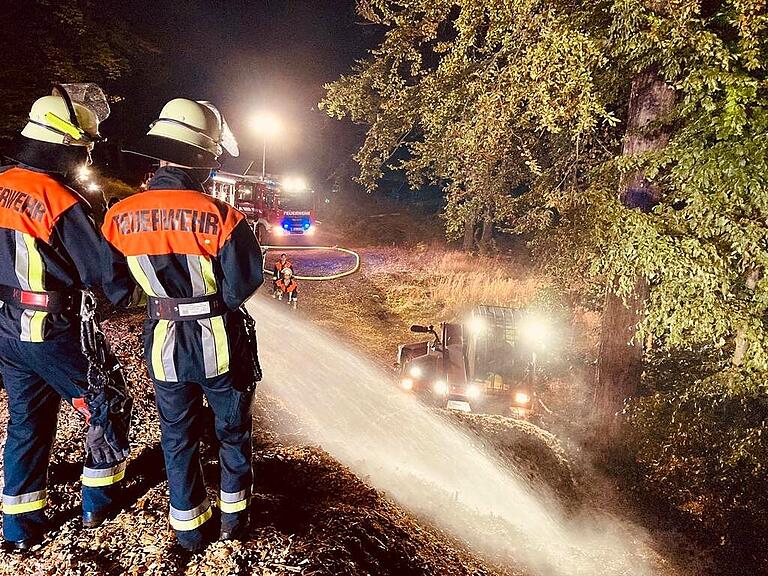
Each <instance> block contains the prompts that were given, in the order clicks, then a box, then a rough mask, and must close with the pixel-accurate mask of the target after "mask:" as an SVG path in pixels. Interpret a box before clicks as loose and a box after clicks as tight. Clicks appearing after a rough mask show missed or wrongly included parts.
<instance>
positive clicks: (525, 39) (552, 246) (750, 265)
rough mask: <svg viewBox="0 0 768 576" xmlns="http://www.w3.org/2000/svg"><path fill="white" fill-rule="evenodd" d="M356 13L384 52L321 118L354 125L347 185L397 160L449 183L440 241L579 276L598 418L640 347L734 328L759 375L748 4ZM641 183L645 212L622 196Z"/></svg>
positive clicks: (760, 105) (759, 192)
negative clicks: (600, 311) (586, 303)
mask: <svg viewBox="0 0 768 576" xmlns="http://www.w3.org/2000/svg"><path fill="white" fill-rule="evenodd" d="M360 12H361V14H362V15H363V16H364V17H366V18H368V19H369V20H370V21H372V22H375V23H377V24H380V25H382V26H384V27H386V36H385V39H384V41H383V42H382V44H381V45H380V46H379V47H378V48H377V49H376V50H374V51H373V52H372V54H371V57H370V58H368V59H366V60H363V61H361V62H359V63H358V64H357V67H356V68H355V70H353V72H352V74H350V75H348V76H344V77H342V78H341V79H339V80H338V81H337V82H334V83H333V84H330V85H329V86H328V87H327V94H326V97H325V99H324V101H323V103H322V106H323V107H324V108H325V110H326V111H327V112H328V113H329V114H331V115H332V116H336V117H339V118H350V119H351V120H352V121H354V122H358V123H361V124H365V125H367V126H368V133H367V138H366V141H365V143H364V145H363V147H362V148H361V150H360V151H359V153H358V154H357V160H358V161H359V163H360V166H361V180H362V181H363V182H364V183H365V184H366V185H367V186H369V187H371V186H373V185H375V182H376V179H377V178H378V176H379V174H380V169H381V166H382V164H384V163H386V162H388V161H389V158H391V156H392V153H393V151H395V150H396V149H398V148H399V147H402V146H405V147H407V148H408V151H409V154H408V160H407V161H405V162H402V163H401V164H400V165H401V167H402V168H403V169H404V170H406V171H407V172H408V174H409V176H410V177H411V178H412V179H414V180H418V179H422V178H426V179H431V180H436V179H438V178H440V179H443V180H444V181H446V182H447V183H448V186H447V187H446V194H447V206H446V212H445V216H446V228H447V231H448V234H449V236H451V237H455V238H457V237H462V236H463V237H464V238H465V245H466V244H468V239H469V237H470V234H469V228H468V226H472V228H473V229H474V226H475V225H476V223H477V222H478V220H479V219H480V218H483V219H484V220H485V221H490V222H493V223H494V224H496V225H498V226H500V227H501V228H504V229H506V230H511V231H528V232H534V233H535V236H534V237H533V240H532V244H533V247H534V249H535V250H534V252H535V253H536V254H538V255H539V256H540V257H541V260H540V261H541V263H542V264H544V265H549V266H552V265H557V266H560V267H561V268H560V270H565V269H566V268H568V270H569V272H571V273H572V271H573V270H574V269H580V270H584V269H585V268H589V269H590V270H591V272H592V273H593V278H595V279H596V280H599V281H601V282H603V285H604V286H606V287H609V288H610V290H606V292H607V293H608V294H609V296H608V299H607V301H606V307H605V319H604V320H605V328H606V330H605V333H604V334H605V337H604V339H603V348H602V354H603V358H602V360H601V368H602V370H601V374H602V380H601V385H600V386H599V387H598V393H599V396H598V398H596V403H595V405H596V407H598V408H599V410H600V414H599V415H598V416H599V418H600V420H601V421H603V422H606V423H607V422H610V421H612V420H613V419H614V417H615V414H616V412H618V411H620V408H621V406H622V405H623V403H624V401H625V400H626V399H627V398H629V397H632V396H634V395H636V392H637V387H638V385H639V373H638V372H639V371H638V367H639V360H640V358H641V354H642V346H641V344H640V343H641V342H643V340H644V338H645V337H646V336H652V337H654V338H655V340H656V341H657V342H658V343H659V345H660V346H665V347H678V346H690V347H693V346H696V345H699V344H701V343H711V342H717V343H720V344H719V345H723V343H726V342H727V341H729V340H731V339H732V338H733V337H734V334H735V333H736V332H737V331H739V333H740V334H741V337H742V339H743V344H742V346H741V347H742V348H743V350H744V351H743V353H741V356H742V358H741V364H740V366H741V369H742V370H753V371H754V370H757V371H758V373H761V374H765V373H766V372H768V354H767V353H768V348H767V347H766V345H765V344H764V342H766V338H765V327H764V323H763V318H764V317H765V316H766V312H767V311H768V296H763V294H766V293H768V292H766V291H765V288H766V287H768V279H765V276H764V275H760V279H759V280H756V281H753V282H752V285H754V289H750V287H749V286H747V283H746V279H747V278H748V277H749V276H750V271H752V270H755V269H758V270H762V269H763V268H764V266H765V264H766V262H767V261H768V250H767V248H768V242H767V240H768V237H767V236H766V222H768V192H767V190H766V182H765V174H766V173H768V171H766V168H768V165H767V164H766V150H768V147H766V146H765V143H766V137H767V136H766V132H767V130H766V127H767V124H766V122H767V120H768V114H767V113H766V105H765V104H766V95H767V94H768V92H767V88H766V80H765V77H766V62H768V34H766V31H767V30H766V28H767V27H768V18H766V2H765V1H764V0H724V1H719V2H700V1H692V0H673V1H669V2H656V1H652V0H645V1H642V2H635V1H630V0H612V1H608V0H606V1H599V0H589V1H587V2H578V3H573V2H566V1H558V0H550V1H543V0H540V1H531V0H508V1H501V0H497V1H492V2H487V1H481V0H453V1H448V0H438V1H435V0H430V1H427V0H421V1H418V0H416V1H410V2H404V1H395V0H369V1H367V2H361V3H360ZM633 85H634V87H635V94H636V96H638V97H637V98H636V99H635V100H634V101H635V102H639V103H640V102H642V101H644V98H643V97H642V95H643V94H644V93H647V94H656V95H657V96H658V97H659V105H658V106H652V107H650V108H649V109H647V110H645V111H644V112H642V109H643V106H642V105H639V106H638V105H633V103H632V102H631V100H632V98H631V97H630V95H631V93H632V87H633ZM673 93H674V96H675V97H674V98H672V94H673ZM640 112H642V114H641V116H642V118H639V117H638V116H637V115H638V114H639V113H640ZM635 128H637V131H635ZM625 137H626V138H625ZM633 142H634V143H635V144H642V143H643V142H645V144H642V145H641V146H640V147H637V146H635V144H633ZM665 144H666V145H665ZM519 183H525V184H526V185H527V190H528V192H527V193H526V194H523V195H521V196H519V197H516V196H514V195H512V194H511V193H510V191H511V190H513V189H515V188H516V187H517V184H519ZM643 188H644V189H645V192H644V193H646V194H648V195H649V196H650V197H649V199H648V200H649V201H648V202H646V204H644V205H643V207H644V209H638V207H636V206H635V205H634V204H633V203H631V202H627V199H628V195H627V194H626V193H624V192H621V191H623V190H624V191H626V190H629V191H635V192H637V191H638V190H639V189H643ZM617 191H620V193H617ZM569 267H570V268H569ZM646 286H647V288H646ZM625 304H628V307H627V306H625ZM624 312H626V313H624ZM636 330H639V334H638V335H635V331H636ZM633 336H635V337H634V339H633ZM632 342H634V344H632ZM626 352H631V353H630V354H627V353H626ZM611 373H612V374H614V376H611ZM758 381H759V378H755V379H753V382H754V384H753V385H755V386H757V385H758V384H757V382H758Z"/></svg>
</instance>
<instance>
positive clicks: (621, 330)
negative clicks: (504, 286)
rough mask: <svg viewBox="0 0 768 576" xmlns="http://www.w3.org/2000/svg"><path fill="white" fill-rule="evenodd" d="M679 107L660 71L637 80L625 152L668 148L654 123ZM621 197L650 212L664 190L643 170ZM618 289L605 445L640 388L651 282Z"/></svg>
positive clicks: (610, 314) (606, 370) (664, 132)
mask: <svg viewBox="0 0 768 576" xmlns="http://www.w3.org/2000/svg"><path fill="white" fill-rule="evenodd" d="M674 106H675V92H674V90H673V89H672V88H671V87H670V86H668V85H667V84H666V83H665V82H664V80H663V79H662V78H660V77H659V76H658V74H657V73H656V72H655V71H652V70H649V71H646V72H643V73H642V74H639V75H637V76H636V77H635V78H634V79H633V80H632V92H631V95H630V99H629V110H628V114H627V132H626V135H625V137H624V147H623V150H622V154H623V155H625V156H626V155H634V154H642V153H643V152H648V151H652V150H660V149H662V148H664V146H666V145H667V142H668V141H669V132H668V129H666V128H665V127H664V126H661V127H657V128H651V127H649V124H652V123H656V122H660V121H662V120H664V118H665V117H667V116H668V115H669V114H670V113H671V112H672V111H673V109H674ZM619 198H620V199H621V201H622V203H623V204H624V205H625V206H626V207H627V208H629V209H634V208H639V209H640V210H642V211H643V212H648V211H650V210H651V209H652V208H653V206H654V205H655V204H656V203H657V202H658V198H659V191H658V190H657V189H656V188H655V187H653V186H651V185H650V184H649V183H648V182H647V180H646V179H645V175H644V174H643V173H642V172H640V171H638V172H635V173H633V174H630V175H628V176H627V177H626V178H625V180H624V181H623V182H622V185H621V190H620V192H619ZM616 288H617V287H616V286H614V285H611V286H609V287H608V292H607V295H606V300H605V308H604V309H603V323H602V328H601V333H600V350H599V357H598V366H597V387H596V389H595V400H594V414H595V425H596V426H595V428H594V431H595V438H596V439H597V440H598V441H599V442H600V443H602V444H603V445H604V446H609V445H612V444H615V443H616V442H617V441H618V440H619V439H620V436H621V423H622V421H623V419H622V418H621V411H622V409H623V406H624V402H625V401H626V399H627V398H630V397H632V396H634V395H636V393H637V390H638V386H639V383H640V375H641V373H642V362H643V343H642V342H638V341H636V339H635V338H634V336H635V332H636V329H637V324H638V322H639V321H640V320H641V319H642V317H643V314H644V311H645V302H646V300H647V298H648V294H649V286H648V283H647V281H646V279H645V278H643V277H641V276H638V277H637V278H636V279H635V282H634V289H633V290H632V292H631V293H630V294H629V296H628V297H627V298H626V301H624V300H622V298H621V297H619V296H618V295H617V294H616Z"/></svg>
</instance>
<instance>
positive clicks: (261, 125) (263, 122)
mask: <svg viewBox="0 0 768 576" xmlns="http://www.w3.org/2000/svg"><path fill="white" fill-rule="evenodd" d="M251 126H252V127H253V129H254V130H255V131H256V132H258V133H259V134H261V135H262V136H274V135H275V134H277V133H278V132H280V130H281V127H282V126H281V124H280V119H279V118H278V117H277V116H275V115H274V114H271V113H269V112H261V113H259V114H257V115H256V116H254V117H253V120H252V121H251Z"/></svg>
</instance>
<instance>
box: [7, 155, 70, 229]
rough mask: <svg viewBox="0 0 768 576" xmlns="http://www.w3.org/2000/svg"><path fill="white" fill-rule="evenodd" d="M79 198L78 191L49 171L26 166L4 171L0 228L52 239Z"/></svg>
mask: <svg viewBox="0 0 768 576" xmlns="http://www.w3.org/2000/svg"><path fill="white" fill-rule="evenodd" d="M78 201H79V199H78V197H77V194H76V193H75V191H74V190H71V189H69V188H67V187H66V186H64V185H63V184H61V183H60V182H58V181H57V180H56V179H54V178H52V177H51V176H49V175H47V174H43V173H41V172H34V171H32V170H25V169H23V168H11V169H10V170H6V171H5V172H2V173H0V228H10V229H12V230H18V231H19V232H24V233H25V234H29V235H30V236H32V237H33V238H39V239H41V240H43V241H44V242H49V241H50V239H51V234H52V233H53V228H54V226H55V225H56V221H57V220H58V219H59V216H61V215H62V214H63V213H64V212H66V211H67V210H68V209H69V208H71V207H72V206H74V205H75V204H77V203H78Z"/></svg>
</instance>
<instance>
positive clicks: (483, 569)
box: [0, 314, 505, 576]
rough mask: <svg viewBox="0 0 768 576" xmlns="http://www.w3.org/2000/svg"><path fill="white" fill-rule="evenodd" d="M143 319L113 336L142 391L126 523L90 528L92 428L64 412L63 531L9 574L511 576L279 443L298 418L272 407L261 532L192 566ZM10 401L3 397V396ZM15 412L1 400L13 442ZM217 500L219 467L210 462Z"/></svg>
mask: <svg viewBox="0 0 768 576" xmlns="http://www.w3.org/2000/svg"><path fill="white" fill-rule="evenodd" d="M141 323H142V315H141V314H134V315H119V316H117V317H115V318H113V319H111V320H109V321H108V322H106V325H105V328H106V330H107V332H108V335H109V337H110V340H111V341H112V343H113V346H114V347H115V349H116V352H117V353H118V354H119V356H120V357H121V359H122V360H123V361H124V363H125V367H126V369H127V371H128V373H129V376H130V378H131V380H132V382H133V383H134V393H135V396H136V410H135V420H134V428H133V446H134V448H133V455H132V458H131V461H130V464H129V468H128V473H127V476H126V478H127V480H126V485H125V486H126V492H127V494H126V502H125V506H124V509H123V511H122V512H121V513H120V514H118V515H117V516H116V517H115V518H114V519H112V520H110V521H108V522H107V523H106V524H105V525H104V526H102V527H101V528H99V529H96V530H91V531H85V530H83V529H82V526H81V522H80V507H79V505H80V495H79V476H80V471H81V462H82V458H83V440H82V439H83V431H84V428H83V423H82V421H81V420H80V419H79V417H78V416H77V415H76V414H75V412H74V411H73V410H72V409H70V408H69V407H67V406H63V407H62V411H61V415H60V419H59V429H58V434H57V439H56V445H55V447H54V451H53V455H52V458H51V466H50V471H49V503H50V507H49V510H50V513H51V525H52V531H51V533H50V535H49V537H48V539H47V540H46V541H45V542H44V544H43V546H41V547H40V548H38V549H36V550H35V551H34V552H33V553H32V554H31V555H29V556H28V557H21V556H18V555H9V554H0V574H8V575H11V574H13V575H16V574H33V575H40V576H42V575H57V576H58V575H61V576H63V575H82V576H86V575H89V576H90V575H94V576H96V575H117V574H130V575H138V574H146V575H158V576H159V575H176V574H178V575H181V574H189V575H191V574H210V575H213V574H216V575H219V574H221V575H235V574H306V575H310V574H317V575H320V574H328V575H330V574H392V575H395V574H397V575H408V574H440V575H452V574H456V575H460V574H478V575H479V574H502V573H505V572H503V571H499V570H497V571H494V570H493V569H491V568H489V567H488V566H485V565H483V564H482V563H481V562H479V561H478V560H476V559H474V558H473V557H472V556H471V555H470V554H468V553H467V552H466V550H464V549H463V547H462V545H461V543H459V542H455V541H452V540H451V539H450V538H448V537H447V536H445V535H444V534H442V533H441V532H439V531H437V530H434V529H432V528H430V527H429V526H427V525H425V524H423V523H420V522H418V521H417V520H416V519H414V518H413V517H412V516H410V515H409V514H407V513H405V512H404V511H403V510H401V509H399V508H398V507H397V506H396V505H394V504H393V503H391V502H390V501H388V500H387V499H386V498H385V497H384V496H383V495H381V494H379V493H377V492H376V491H375V490H373V489H371V488H370V487H368V486H366V485H365V483H364V482H363V481H361V480H360V479H358V478H356V477H355V476H354V475H352V474H351V473H350V472H349V471H347V470H346V469H345V468H344V467H342V466H341V465H339V464H338V463H337V462H335V461H334V460H333V459H331V458H330V457H329V456H328V455H327V454H325V453H324V452H323V451H322V450H320V449H318V448H315V447H311V446H306V445H300V444H298V443H295V442H292V440H291V438H279V437H277V436H276V434H275V433H273V432H271V431H270V426H271V424H272V423H273V421H274V420H275V419H282V418H290V413H289V412H288V411H286V410H284V409H283V408H282V407H280V406H276V405H275V404H274V402H272V401H270V399H268V398H261V399H260V400H259V401H258V403H257V406H256V408H255V418H256V431H257V432H256V437H255V451H254V472H255V479H256V480H255V495H254V499H253V503H252V508H251V511H252V517H253V528H252V533H251V535H250V538H249V539H248V541H246V542H243V543H236V542H235V543H223V542H220V543H214V544H212V545H211V546H209V548H208V549H207V550H206V551H205V553H202V554H197V555H190V554H187V553H184V552H183V551H180V550H179V549H178V548H177V547H176V546H175V545H174V539H173V536H172V532H171V531H170V528H169V525H168V521H167V510H168V495H167V482H166V480H165V471H164V468H163V461H162V456H161V453H160V449H159V428H158V425H157V421H156V417H155V408H154V398H153V394H152V388H151V383H150V381H149V379H148V377H147V374H146V371H145V368H144V365H143V361H142V358H141V344H140V336H139V335H140V333H141ZM3 396H4V395H3ZM6 420H7V405H6V403H5V401H4V398H2V399H0V425H2V430H3V432H2V435H3V440H4V429H5V422H6ZM204 456H205V458H204V460H205V462H204V468H205V472H206V477H207V478H208V482H209V489H210V490H211V497H212V500H214V499H215V492H216V490H217V486H216V485H215V482H212V480H213V479H215V478H217V477H218V470H217V463H216V461H215V457H214V455H213V454H212V453H211V451H210V450H205V451H204Z"/></svg>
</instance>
